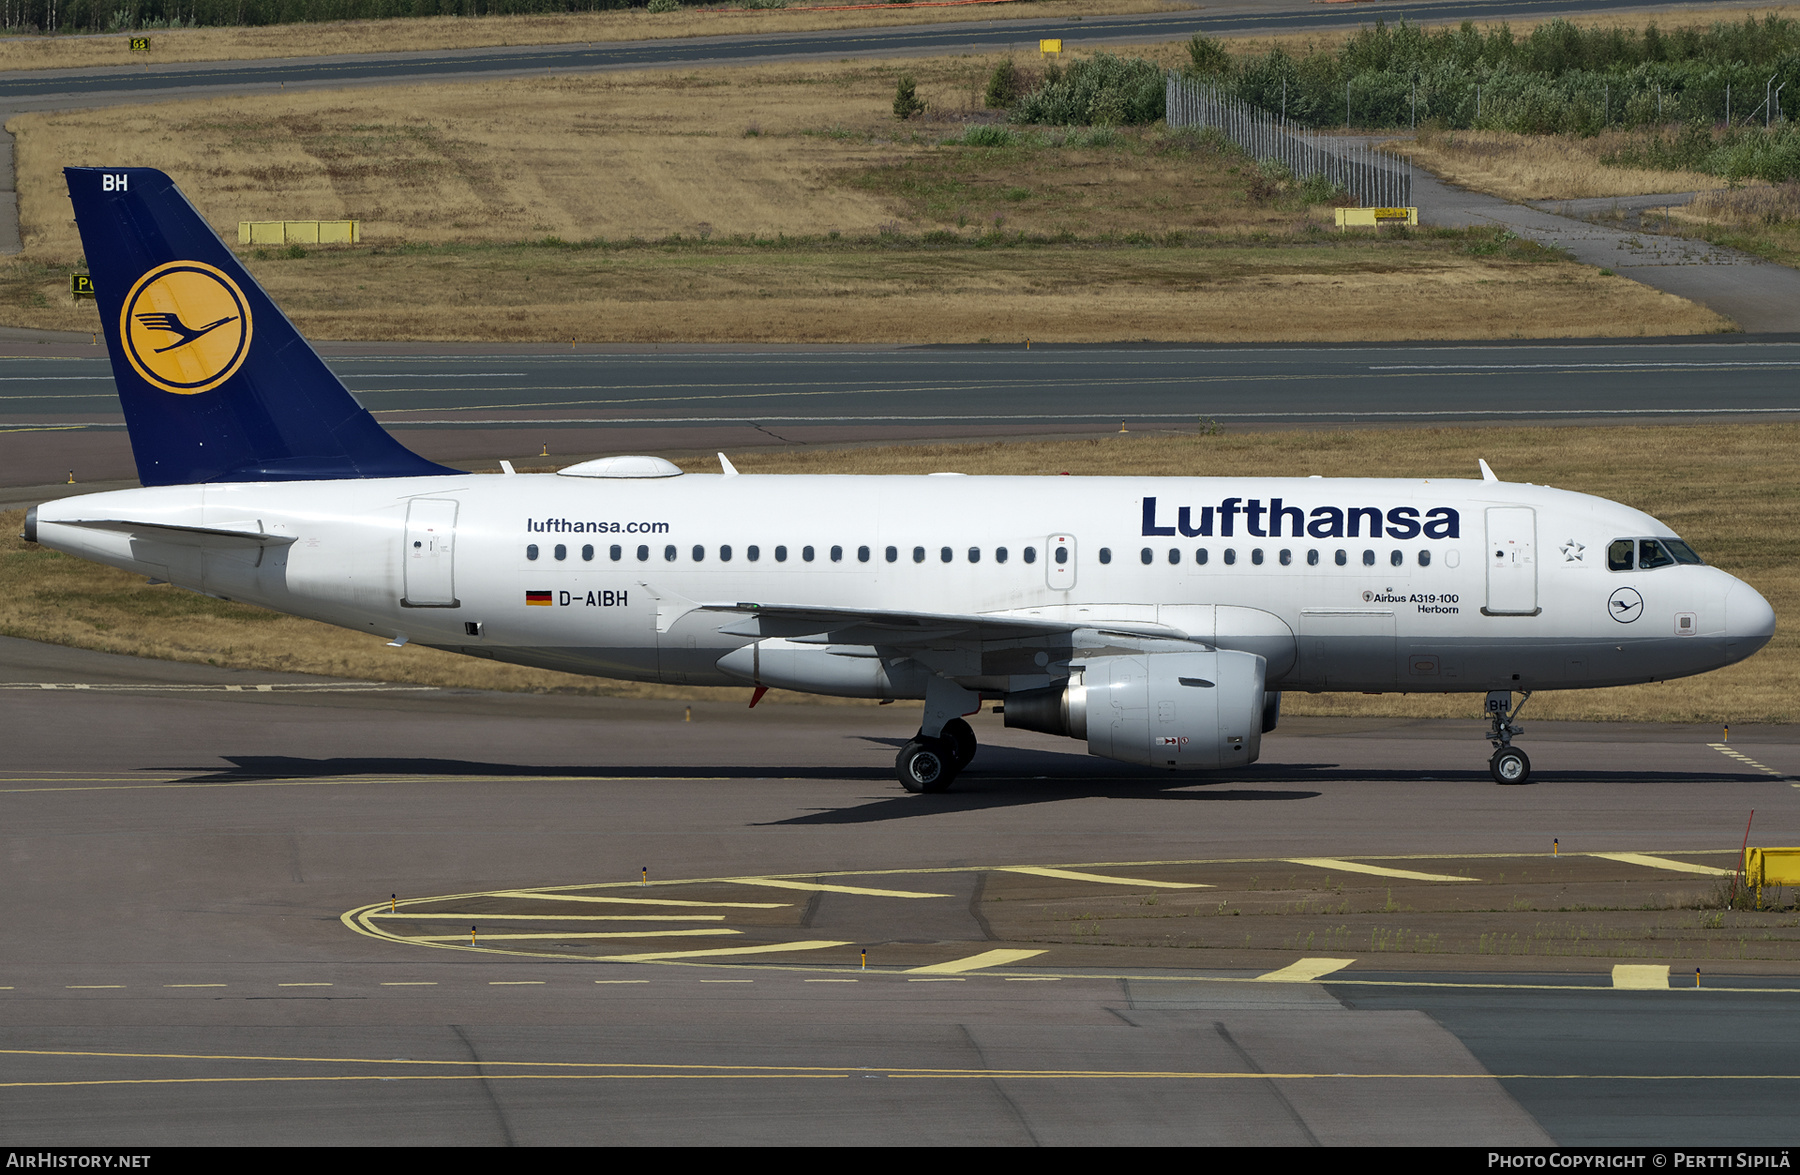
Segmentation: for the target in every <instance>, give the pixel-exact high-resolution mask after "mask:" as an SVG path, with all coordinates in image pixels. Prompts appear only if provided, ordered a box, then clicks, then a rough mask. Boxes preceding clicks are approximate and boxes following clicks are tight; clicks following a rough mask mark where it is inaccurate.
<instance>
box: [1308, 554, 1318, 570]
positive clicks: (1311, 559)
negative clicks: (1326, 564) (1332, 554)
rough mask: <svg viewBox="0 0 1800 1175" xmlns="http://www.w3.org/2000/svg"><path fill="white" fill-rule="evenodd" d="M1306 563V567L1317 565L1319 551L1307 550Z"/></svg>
mask: <svg viewBox="0 0 1800 1175" xmlns="http://www.w3.org/2000/svg"><path fill="white" fill-rule="evenodd" d="M1306 565H1307V566H1308V567H1317V566H1318V565H1319V553H1318V552H1317V551H1308V552H1307V553H1306Z"/></svg>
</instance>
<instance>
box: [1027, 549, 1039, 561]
mask: <svg viewBox="0 0 1800 1175" xmlns="http://www.w3.org/2000/svg"><path fill="white" fill-rule="evenodd" d="M1025 562H1027V563H1036V562H1037V548H1036V547H1026V548H1025Z"/></svg>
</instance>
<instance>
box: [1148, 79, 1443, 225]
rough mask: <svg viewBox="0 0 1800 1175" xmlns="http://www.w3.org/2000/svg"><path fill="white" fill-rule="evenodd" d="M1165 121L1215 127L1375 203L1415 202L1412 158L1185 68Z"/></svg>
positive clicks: (1260, 157) (1171, 85) (1263, 157)
mask: <svg viewBox="0 0 1800 1175" xmlns="http://www.w3.org/2000/svg"><path fill="white" fill-rule="evenodd" d="M1164 101H1165V108H1164V109H1165V113H1164V116H1163V117H1164V121H1166V122H1167V123H1168V125H1170V126H1172V127H1214V128H1217V129H1218V130H1219V131H1220V132H1221V133H1222V134H1224V136H1225V137H1226V138H1228V139H1230V140H1231V141H1232V142H1234V143H1236V144H1237V145H1238V146H1240V147H1242V148H1243V149H1244V151H1245V152H1246V153H1248V154H1249V155H1250V156H1251V158H1253V159H1255V160H1256V161H1257V162H1259V163H1261V162H1267V161H1273V162H1275V163H1279V164H1280V165H1281V166H1283V167H1285V168H1287V169H1288V172H1289V173H1290V174H1291V175H1292V176H1293V177H1294V179H1295V180H1297V181H1300V182H1304V181H1306V180H1308V179H1311V178H1312V177H1313V176H1323V177H1325V179H1326V180H1328V181H1330V182H1331V183H1332V184H1333V185H1335V186H1337V187H1340V188H1343V189H1344V190H1345V191H1346V192H1348V193H1350V195H1351V196H1352V197H1354V198H1355V199H1356V201H1357V202H1358V203H1360V204H1362V205H1363V206H1365V207H1372V208H1405V207H1410V206H1411V205H1412V181H1413V171H1412V164H1411V163H1410V162H1409V161H1407V160H1403V159H1396V158H1394V157H1393V156H1391V155H1384V154H1381V153H1380V152H1378V151H1376V150H1375V149H1374V148H1373V147H1372V146H1371V145H1370V144H1368V143H1358V142H1352V141H1349V140H1345V139H1342V138H1338V137H1336V136H1332V135H1324V134H1320V133H1319V132H1318V131H1314V130H1308V129H1307V128H1305V127H1301V126H1295V125H1293V124H1292V123H1289V122H1288V121H1287V120H1285V119H1283V118H1281V117H1279V116H1277V115H1273V114H1270V113H1269V112H1268V111H1266V110H1261V109H1258V108H1257V107H1255V106H1252V105H1250V104H1249V103H1248V102H1245V101H1243V100H1241V99H1239V98H1234V97H1232V96H1231V95H1230V94H1227V93H1225V92H1224V91H1223V90H1221V89H1219V88H1217V87H1215V86H1209V85H1206V84H1205V83H1203V82H1196V81H1194V80H1193V79H1191V78H1186V77H1183V76H1181V75H1180V74H1176V73H1172V74H1170V75H1169V77H1168V86H1167V90H1166V93H1165V98H1164Z"/></svg>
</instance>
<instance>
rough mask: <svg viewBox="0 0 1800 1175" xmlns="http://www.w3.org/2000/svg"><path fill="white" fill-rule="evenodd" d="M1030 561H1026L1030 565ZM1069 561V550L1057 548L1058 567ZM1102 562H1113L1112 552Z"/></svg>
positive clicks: (1107, 553)
mask: <svg viewBox="0 0 1800 1175" xmlns="http://www.w3.org/2000/svg"><path fill="white" fill-rule="evenodd" d="M1030 561H1031V560H1029V559H1027V560H1026V562H1027V563H1029V562H1030ZM1068 561H1069V548H1067V547H1058V548H1056V565H1057V566H1058V567H1061V566H1062V565H1063V564H1065V563H1067V562H1068ZM1100 562H1102V563H1111V562H1112V552H1111V551H1108V552H1106V554H1105V556H1104V557H1103V558H1102V559H1101V560H1100Z"/></svg>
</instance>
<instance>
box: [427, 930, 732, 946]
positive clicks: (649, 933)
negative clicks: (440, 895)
mask: <svg viewBox="0 0 1800 1175" xmlns="http://www.w3.org/2000/svg"><path fill="white" fill-rule="evenodd" d="M742 933H743V931H741V930H733V929H731V928H730V927H728V926H718V927H713V926H708V927H704V928H701V929H696V930H573V931H570V932H569V933H567V934H484V935H481V936H480V939H479V941H481V942H494V941H505V942H510V941H514V940H525V939H534V938H535V939H558V940H561V939H571V938H631V939H637V938H692V937H694V936H695V935H701V936H705V937H711V938H717V937H719V936H720V935H721V934H742ZM399 937H400V938H401V940H402V941H404V942H464V941H466V940H467V939H468V937H469V936H468V935H466V934H408V935H401V936H399Z"/></svg>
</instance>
